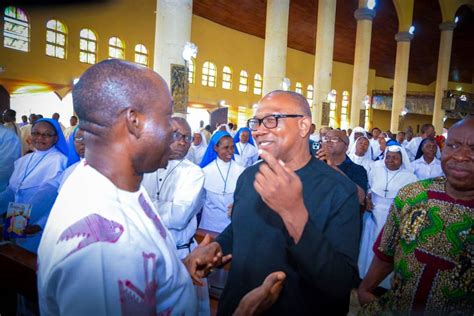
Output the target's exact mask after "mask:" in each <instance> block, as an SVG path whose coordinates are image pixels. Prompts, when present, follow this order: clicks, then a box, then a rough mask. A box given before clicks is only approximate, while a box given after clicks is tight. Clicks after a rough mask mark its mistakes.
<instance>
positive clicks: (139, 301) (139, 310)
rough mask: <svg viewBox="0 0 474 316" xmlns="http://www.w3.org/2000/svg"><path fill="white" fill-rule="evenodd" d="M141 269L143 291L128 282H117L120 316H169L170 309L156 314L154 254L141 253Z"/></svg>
mask: <svg viewBox="0 0 474 316" xmlns="http://www.w3.org/2000/svg"><path fill="white" fill-rule="evenodd" d="M143 269H144V271H145V289H144V290H143V291H142V290H141V289H139V288H138V287H137V286H135V285H134V284H133V283H132V282H131V281H129V280H125V281H121V280H119V281H118V283H119V292H120V306H121V310H122V315H158V316H169V315H171V311H172V310H171V309H167V310H165V311H163V312H161V313H158V314H157V312H156V290H157V289H158V284H157V282H156V269H157V262H156V255H155V254H154V253H149V254H146V253H143ZM150 272H151V273H150Z"/></svg>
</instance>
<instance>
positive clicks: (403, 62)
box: [390, 32, 413, 133]
mask: <svg viewBox="0 0 474 316" xmlns="http://www.w3.org/2000/svg"><path fill="white" fill-rule="evenodd" d="M412 39H413V34H411V33H409V32H399V33H397V34H396V35H395V40H396V41H397V57H396V61H395V79H394V83H393V100H392V117H391V120H390V131H391V132H392V133H396V132H398V131H399V129H400V128H399V123H400V114H401V112H402V110H403V108H404V107H405V101H406V97H407V82H408V63H409V61H410V41H411V40H412Z"/></svg>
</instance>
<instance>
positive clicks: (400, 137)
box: [395, 132, 408, 148]
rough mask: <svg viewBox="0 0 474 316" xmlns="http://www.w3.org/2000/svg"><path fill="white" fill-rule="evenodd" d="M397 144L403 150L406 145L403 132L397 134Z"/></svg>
mask: <svg viewBox="0 0 474 316" xmlns="http://www.w3.org/2000/svg"><path fill="white" fill-rule="evenodd" d="M395 140H396V141H397V143H399V144H400V145H402V147H403V148H405V146H406V145H407V144H408V142H407V140H406V139H405V132H398V133H397V138H396V139H395Z"/></svg>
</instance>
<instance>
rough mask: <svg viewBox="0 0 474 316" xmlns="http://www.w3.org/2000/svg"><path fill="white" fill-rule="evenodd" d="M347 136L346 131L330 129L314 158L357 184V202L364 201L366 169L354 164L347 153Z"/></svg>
mask: <svg viewBox="0 0 474 316" xmlns="http://www.w3.org/2000/svg"><path fill="white" fill-rule="evenodd" d="M348 145H349V137H347V134H346V132H344V131H338V130H331V131H329V132H328V133H327V136H325V137H324V138H323V146H322V148H321V149H320V150H319V151H318V152H317V154H316V158H318V159H320V160H323V161H326V163H327V164H328V166H330V167H331V168H333V169H334V170H336V171H338V172H340V173H342V174H344V175H346V176H347V177H348V178H349V179H351V180H352V181H353V182H354V183H355V184H356V186H357V194H358V197H359V203H360V204H364V203H365V196H366V194H367V171H365V169H364V167H362V166H359V165H358V164H355V163H354V162H353V161H352V160H351V159H350V158H349V157H348V156H347V155H346V152H347V147H348Z"/></svg>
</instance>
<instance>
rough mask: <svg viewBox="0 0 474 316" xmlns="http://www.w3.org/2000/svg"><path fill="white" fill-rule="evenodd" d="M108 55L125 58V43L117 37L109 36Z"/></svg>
mask: <svg viewBox="0 0 474 316" xmlns="http://www.w3.org/2000/svg"><path fill="white" fill-rule="evenodd" d="M109 57H110V58H118V59H125V44H124V42H123V41H122V40H121V39H120V38H118V37H111V38H110V39H109Z"/></svg>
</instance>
